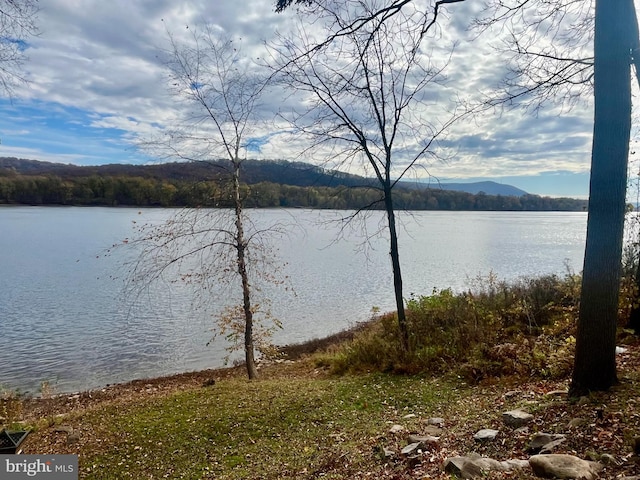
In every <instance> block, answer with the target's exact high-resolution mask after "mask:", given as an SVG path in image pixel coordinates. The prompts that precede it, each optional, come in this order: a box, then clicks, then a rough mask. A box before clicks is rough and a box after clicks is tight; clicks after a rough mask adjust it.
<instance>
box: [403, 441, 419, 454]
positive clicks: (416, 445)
mask: <svg viewBox="0 0 640 480" xmlns="http://www.w3.org/2000/svg"><path fill="white" fill-rule="evenodd" d="M421 445H422V444H421V443H420V442H414V443H410V444H409V445H407V446H406V447H404V448H403V449H402V450H400V454H401V455H405V456H406V455H411V454H412V453H416V452H417V450H418V449H419V448H420V446H421Z"/></svg>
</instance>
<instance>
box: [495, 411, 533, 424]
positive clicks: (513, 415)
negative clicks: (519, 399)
mask: <svg viewBox="0 0 640 480" xmlns="http://www.w3.org/2000/svg"><path fill="white" fill-rule="evenodd" d="M533 418H534V417H533V415H531V414H530V413H527V412H525V411H524V410H519V409H518V410H511V411H509V412H504V413H503V414H502V421H503V422H504V424H505V425H507V426H508V427H512V428H519V427H522V426H524V425H526V424H527V423H530V422H531V421H533Z"/></svg>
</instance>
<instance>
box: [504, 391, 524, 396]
mask: <svg viewBox="0 0 640 480" xmlns="http://www.w3.org/2000/svg"><path fill="white" fill-rule="evenodd" d="M518 395H520V392H519V391H517V390H510V391H508V392H507V393H505V394H504V395H503V397H504V398H513V397H517V396H518Z"/></svg>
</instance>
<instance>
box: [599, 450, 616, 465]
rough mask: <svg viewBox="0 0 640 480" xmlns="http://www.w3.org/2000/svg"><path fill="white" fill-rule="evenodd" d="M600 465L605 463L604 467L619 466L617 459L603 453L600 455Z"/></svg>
mask: <svg viewBox="0 0 640 480" xmlns="http://www.w3.org/2000/svg"><path fill="white" fill-rule="evenodd" d="M600 463H603V464H604V465H619V463H618V461H617V460H616V457H614V456H613V455H611V454H610V453H603V454H602V455H600Z"/></svg>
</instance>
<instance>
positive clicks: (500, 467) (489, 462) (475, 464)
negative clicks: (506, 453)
mask: <svg viewBox="0 0 640 480" xmlns="http://www.w3.org/2000/svg"><path fill="white" fill-rule="evenodd" d="M528 467H529V461H528V460H519V459H512V460H505V461H503V462H499V461H498V460H494V459H492V458H487V457H482V456H480V455H478V454H476V453H471V454H469V455H468V456H466V457H451V458H447V459H446V460H445V463H444V470H445V472H447V473H450V474H453V475H454V476H455V477H456V478H482V477H484V476H485V474H486V472H489V471H491V470H495V471H500V472H511V471H513V470H521V469H523V468H528Z"/></svg>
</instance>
